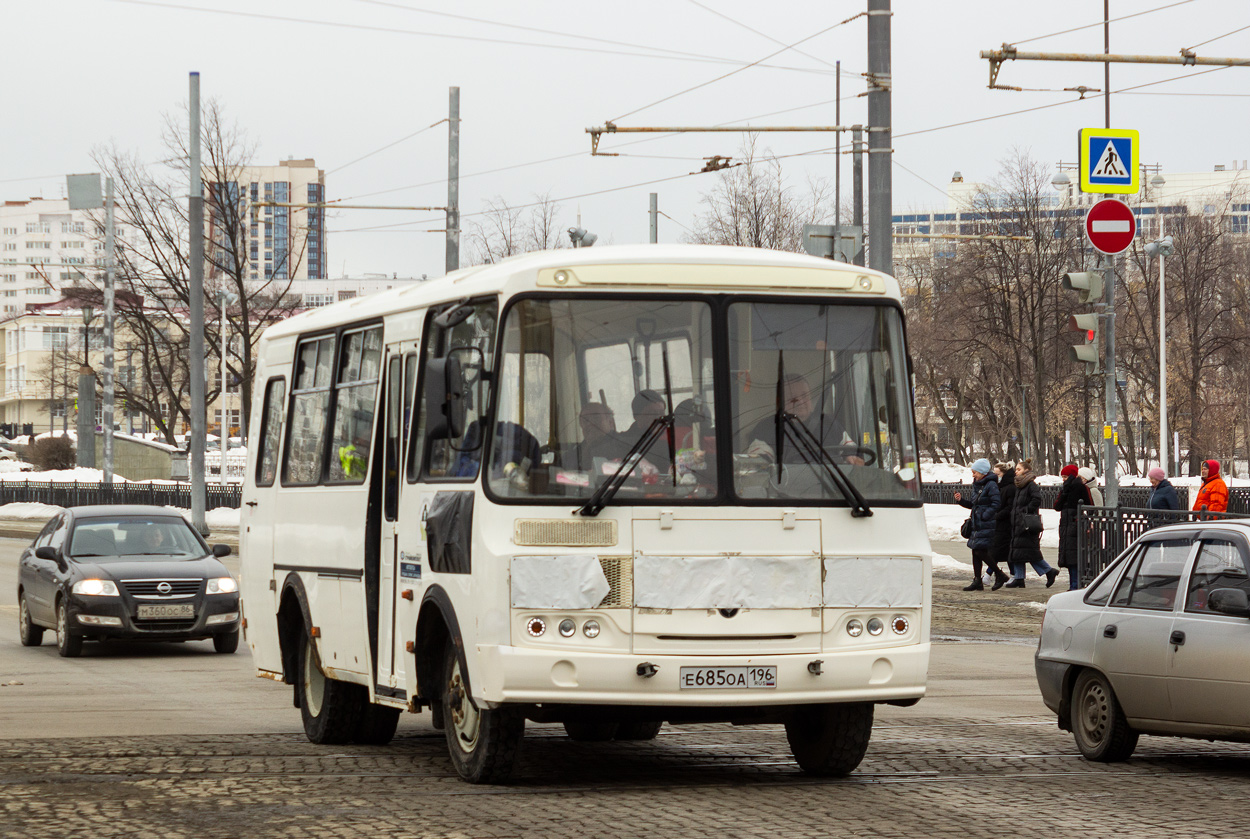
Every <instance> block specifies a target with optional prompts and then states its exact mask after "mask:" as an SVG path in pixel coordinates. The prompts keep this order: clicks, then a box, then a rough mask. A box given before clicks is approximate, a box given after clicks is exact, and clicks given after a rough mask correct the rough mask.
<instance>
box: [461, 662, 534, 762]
mask: <svg viewBox="0 0 1250 839" xmlns="http://www.w3.org/2000/svg"><path fill="white" fill-rule="evenodd" d="M442 694H443V714H444V716H445V722H446V725H445V727H444V729H443V733H444V734H445V735H446V737H447V751H448V753H449V754H450V755H451V763H452V765H453V766H454V767H455V769H456V774H457V775H459V776H460V777H461V779H463V780H465V781H468V782H469V783H471V784H502V783H504V782H505V781H506V780H508V776H509V775H511V774H512V769H513V767H514V766H515V764H516V760H517V756H518V755H519V754H520V751H521V740H522V739H523V738H524V737H525V717H524V716H523V715H522V714H521V713H520V712H519V711H518V710H517V709H515V708H508V707H501V708H480V709H479V708H476V707H474V705H473V701H472V699H471V698H470V697H469V692H468V690H467V689H466V682H465V680H464V677H463V675H462V674H461V671H460V657H459V656H457V655H456V648H455V647H454V646H453V645H452V644H451V643H450V642H448V644H447V648H446V652H445V653H444V655H443V686H442Z"/></svg>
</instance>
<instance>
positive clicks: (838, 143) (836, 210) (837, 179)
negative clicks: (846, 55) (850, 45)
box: [833, 61, 842, 236]
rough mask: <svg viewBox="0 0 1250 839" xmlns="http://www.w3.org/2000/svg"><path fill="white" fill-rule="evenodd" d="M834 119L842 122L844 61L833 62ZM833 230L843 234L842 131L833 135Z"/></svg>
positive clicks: (838, 122) (837, 234)
mask: <svg viewBox="0 0 1250 839" xmlns="http://www.w3.org/2000/svg"><path fill="white" fill-rule="evenodd" d="M833 66H834V71H833V90H834V93H833V121H834V122H835V123H837V124H838V125H841V124H842V62H841V61H835V62H834V63H833ZM833 232H834V235H835V236H840V235H841V234H842V132H841V131H839V132H837V133H835V134H834V135H833Z"/></svg>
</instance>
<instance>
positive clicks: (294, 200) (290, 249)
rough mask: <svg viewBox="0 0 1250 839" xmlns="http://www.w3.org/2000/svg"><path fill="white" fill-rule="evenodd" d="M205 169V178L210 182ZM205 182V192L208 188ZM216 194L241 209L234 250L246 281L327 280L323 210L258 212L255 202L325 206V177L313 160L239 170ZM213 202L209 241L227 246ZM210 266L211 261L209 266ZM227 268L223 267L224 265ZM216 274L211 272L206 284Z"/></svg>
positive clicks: (209, 214)
mask: <svg viewBox="0 0 1250 839" xmlns="http://www.w3.org/2000/svg"><path fill="white" fill-rule="evenodd" d="M212 177H213V176H212V173H211V172H210V171H209V170H207V169H206V170H205V179H206V180H210V181H211V179H212ZM213 188H214V187H213V185H212V184H211V183H210V184H208V185H206V187H205V189H206V198H207V197H208V193H207V190H208V189H213ZM218 189H222V190H224V194H225V196H228V197H229V198H230V199H233V201H223V202H220V203H223V204H227V205H228V204H231V203H235V202H237V204H236V206H238V207H240V208H241V209H242V218H241V219H239V221H240V222H241V224H240V226H239V231H238V233H237V235H238V237H239V244H238V249H239V252H240V253H241V254H242V259H241V261H242V262H243V264H244V272H245V279H248V280H257V281H264V280H296V281H298V280H322V279H325V276H326V239H325V211H324V210H322V209H320V208H314V207H271V206H267V207H258V208H256V211H255V212H253V211H252V207H251V205H252V204H254V203H268V202H273V203H276V204H319V203H324V202H325V172H323V171H322V170H321V169H318V168H317V164H316V162H315V161H314V160H313V159H312V158H306V159H303V160H295V159H292V160H284V161H282V162H280V163H278V165H276V166H241V167H238V168H237V169H236V170H234V172H233V173H232V180H231V182H230V183H229V184H226V185H224V186H222V187H218ZM216 203H218V202H214V201H212V200H208V201H206V202H205V220H206V223H207V225H208V236H209V239H210V241H216V242H228V241H229V237H230V235H231V234H230V231H229V225H228V224H227V223H225V220H223V219H222V218H221V217H220V215H219V212H218V211H217V208H216ZM211 262H212V260H211V257H210V263H211ZM227 264H228V263H227ZM215 272H216V273H220V272H221V269H220V268H216V269H210V271H209V279H212V276H213V274H214V273H215Z"/></svg>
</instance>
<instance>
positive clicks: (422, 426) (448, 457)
mask: <svg viewBox="0 0 1250 839" xmlns="http://www.w3.org/2000/svg"><path fill="white" fill-rule="evenodd" d="M470 305H471V307H472V313H471V314H469V315H468V316H467V317H465V318H464V319H463V320H461V321H460V322H458V323H453V324H452V325H451V326H449V327H447V328H446V329H443V328H440V327H438V326H436V325H434V322H433V321H434V317H435V316H436V312H431V318H430V323H429V324H428V329H427V331H426V347H425V350H426V351H425V353H424V354H423V356H424V358H425V360H426V361H427V362H428V361H430V360H431V359H437V358H447V357H448V356H449V355H452V354H454V355H455V356H456V358H457V361H459V363H460V367H461V370H462V374H463V381H464V406H465V422H464V428H462V429H460V432H461V433H460V436H458V437H455V438H450V439H438V440H428V441H427V440H426V439H425V437H426V434H425V432H426V428H427V423H426V416H425V411H424V410H421V413H420V414H419V416H418V419H417V428H416V435H415V436H414V440H416V441H417V446H418V448H419V449H420V450H421V451H422V452H424V453H425V456H426V462H425V474H426V476H427V477H430V478H435V479H440V478H443V479H448V478H450V479H472V478H476V477H477V474H478V468H479V467H480V466H481V462H482V450H483V448H484V445H483V444H484V442H485V440H484V437H483V434H482V431H483V428H482V426H483V424H484V423H485V415H486V412H487V411H488V410H489V409H490V400H491V393H492V385H493V382H494V378H493V376H492V371H493V370H494V352H495V325H496V321H497V319H498V314H497V312H496V304H495V300H494V299H493V298H492V299H490V300H481V301H476V302H474V303H472V304H470ZM430 387H431V376H430V375H429V369H428V368H427V369H426V370H425V371H424V373H423V375H422V390H423V391H426V390H428V389H429V388H430ZM419 402H420V407H421V408H424V402H425V394H424V393H422V395H421V398H420V400H419ZM410 465H411V459H410Z"/></svg>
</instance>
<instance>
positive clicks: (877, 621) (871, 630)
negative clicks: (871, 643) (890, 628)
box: [868, 618, 885, 635]
mask: <svg viewBox="0 0 1250 839" xmlns="http://www.w3.org/2000/svg"><path fill="white" fill-rule="evenodd" d="M882 632H885V624H883V623H882V622H881V618H869V619H868V634H869V635H880V634H881V633H882Z"/></svg>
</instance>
